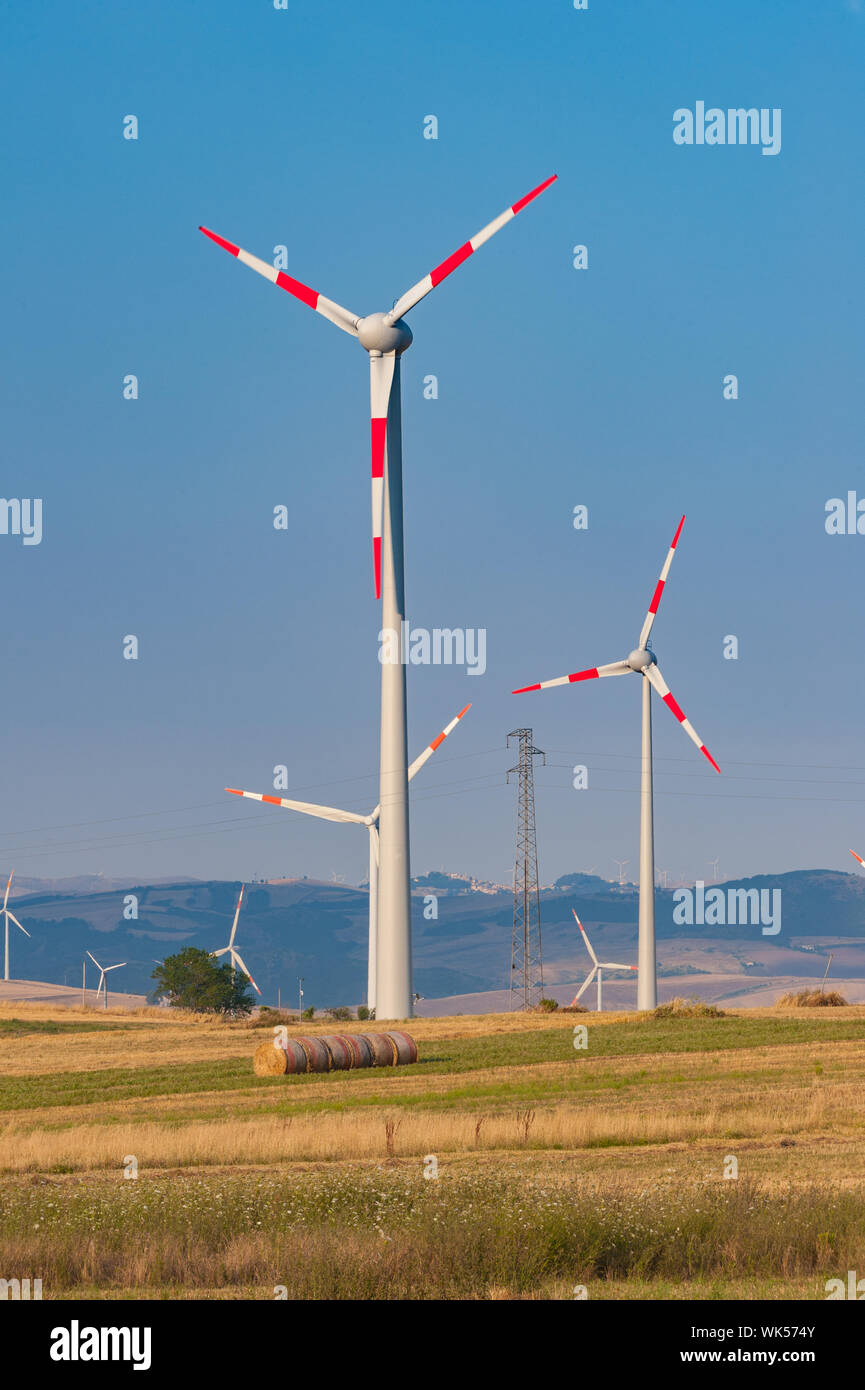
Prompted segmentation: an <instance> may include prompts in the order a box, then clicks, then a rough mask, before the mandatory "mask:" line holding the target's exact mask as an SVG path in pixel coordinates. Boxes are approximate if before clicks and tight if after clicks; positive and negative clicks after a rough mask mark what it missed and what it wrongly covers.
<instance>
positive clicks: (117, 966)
mask: <svg viewBox="0 0 865 1390" xmlns="http://www.w3.org/2000/svg"><path fill="white" fill-rule="evenodd" d="M125 964H126V961H125V960H119V961H118V962H117V964H116V965H106V967H105V970H104V972H103V973H104V974H106V975H107V974H108V972H109V970H119V969H120V967H121V966H122V965H125Z"/></svg>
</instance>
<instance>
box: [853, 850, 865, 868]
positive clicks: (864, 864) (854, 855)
mask: <svg viewBox="0 0 865 1390" xmlns="http://www.w3.org/2000/svg"><path fill="white" fill-rule="evenodd" d="M850 853H851V854H852V856H853V858H854V859H858V860H859V863H860V864H862V865H863V866H865V859H863V858H862V855H861V854H857V853H856V851H855V849H851V851H850Z"/></svg>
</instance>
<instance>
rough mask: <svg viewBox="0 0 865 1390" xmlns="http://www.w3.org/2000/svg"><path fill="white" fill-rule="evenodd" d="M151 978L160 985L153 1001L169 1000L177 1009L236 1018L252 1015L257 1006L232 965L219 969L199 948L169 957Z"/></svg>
mask: <svg viewBox="0 0 865 1390" xmlns="http://www.w3.org/2000/svg"><path fill="white" fill-rule="evenodd" d="M150 978H151V979H152V980H155V981H156V988H155V989H154V991H153V993H152V994H151V996H150V997H151V999H152V1000H156V999H158V998H165V999H167V1000H168V1002H169V1004H170V1005H171V1006H172V1007H173V1008H176V1009H194V1010H196V1012H198V1013H213V1014H226V1015H229V1016H230V1017H232V1018H236V1017H238V1016H239V1015H242V1014H248V1013H249V1011H250V1009H251V1008H252V1005H253V1002H254V1001H253V998H252V995H251V994H249V993H248V991H247V981H246V976H245V975H242V974H241V973H240V971H238V972H237V974H236V975H235V974H234V972H233V971H232V969H231V966H230V965H217V963H216V961H215V960H214V958H213V956H212V955H211V954H210V953H209V952H208V951H201V950H199V949H198V948H197V947H196V946H187V947H186V949H185V950H183V951H178V953H177V955H175V956H166V958H165V960H164V961H163V962H162V964H161V965H158V966H157V967H156V969H155V970H154V972H153V974H152V975H151V977H150Z"/></svg>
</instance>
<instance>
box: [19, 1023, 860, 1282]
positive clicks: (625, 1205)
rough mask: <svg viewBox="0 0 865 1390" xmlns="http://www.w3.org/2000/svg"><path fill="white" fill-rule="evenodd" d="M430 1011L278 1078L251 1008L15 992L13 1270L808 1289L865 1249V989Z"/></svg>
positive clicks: (174, 1277) (73, 1277)
mask: <svg viewBox="0 0 865 1390" xmlns="http://www.w3.org/2000/svg"><path fill="white" fill-rule="evenodd" d="M575 1024H585V1025H586V1026H587V1028H588V1036H587V1044H588V1045H587V1046H586V1047H585V1048H581V1049H577V1048H575V1047H574V1045H573V1043H574V1037H573V1029H574V1026H575ZM365 1026H367V1025H355V1024H352V1025H351V1028H352V1029H355V1028H357V1029H361V1028H363V1027H365ZM372 1026H373V1027H374V1025H372ZM334 1027H335V1026H334V1025H333V1024H330V1025H327V1024H314V1025H310V1026H309V1028H308V1029H307V1028H306V1026H305V1031H312V1032H328V1031H334ZM410 1031H411V1032H412V1035H413V1036H414V1037H415V1038H416V1039H417V1042H418V1046H419V1049H420V1059H419V1061H418V1062H417V1063H416V1064H415V1065H413V1066H408V1067H404V1068H399V1069H398V1070H393V1071H392V1070H389V1069H387V1070H385V1069H382V1070H373V1071H358V1072H349V1073H333V1074H331V1075H325V1076H320V1075H318V1076H316V1075H310V1076H301V1077H294V1078H290V1077H289V1078H285V1077H275V1078H271V1077H256V1076H255V1075H254V1074H253V1071H252V1061H251V1059H252V1053H253V1051H254V1049H255V1047H256V1045H257V1043H258V1042H259V1041H260V1040H261V1039H262V1037H264V1036H266V1034H265V1033H263V1032H262V1031H261V1030H260V1029H256V1028H253V1027H251V1026H250V1025H249V1024H247V1023H220V1022H215V1021H213V1020H207V1019H202V1018H195V1017H189V1016H174V1015H172V1014H170V1013H169V1012H168V1011H165V1010H140V1011H138V1012H133V1013H130V1012H124V1011H120V1010H118V1011H117V1013H116V1014H115V1013H113V1012H112V1011H111V1010H109V1011H107V1013H103V1012H99V1013H98V1014H97V1013H96V1012H94V1011H85V1010H80V1011H77V1010H69V1009H52V1008H50V1007H47V1006H42V1005H25V1004H12V1003H10V1004H6V1005H3V1006H0V1272H2V1273H4V1274H5V1275H6V1276H7V1277H11V1276H12V1275H14V1274H16V1273H19V1274H21V1275H22V1276H23V1275H25V1274H30V1275H33V1276H39V1277H41V1278H42V1279H43V1296H44V1297H45V1298H52V1297H54V1298H61V1297H100V1298H124V1297H145V1298H159V1297H168V1298H257V1299H272V1298H273V1297H274V1290H275V1289H277V1288H279V1287H280V1286H284V1287H286V1288H287V1289H288V1290H289V1296H292V1297H311V1298H317V1297H332V1298H352V1297H361V1298H369V1297H389V1298H394V1297H414V1298H466V1297H470V1298H484V1299H486V1298H495V1299H499V1298H527V1297H528V1298H532V1297H534V1298H573V1297H574V1289H575V1288H579V1287H585V1288H586V1290H587V1293H588V1296H589V1297H592V1298H616V1299H619V1298H671V1299H675V1298H682V1297H686V1298H691V1297H698V1298H730V1297H740V1296H750V1297H754V1296H759V1297H769V1298H777V1299H790V1298H821V1297H825V1293H824V1285H825V1282H826V1280H827V1279H829V1278H833V1277H836V1276H838V1275H839V1274H840V1275H841V1276H844V1275H845V1274H846V1271H847V1270H848V1269H856V1268H865V1178H863V1174H865V1163H863V1159H865V1101H863V1097H865V1008H863V1007H862V1006H856V1007H852V1008H842V1009H814V1010H796V1009H790V1010H784V1011H778V1010H748V1011H742V1012H738V1013H737V1012H729V1013H728V1014H727V1015H726V1016H724V1017H720V1018H705V1017H694V1018H672V1019H670V1018H667V1019H654V1018H643V1017H641V1016H638V1015H636V1014H606V1015H603V1016H600V1017H596V1016H595V1015H592V1014H586V1015H579V1016H575V1015H571V1014H561V1013H559V1014H550V1015H537V1014H532V1015H519V1014H518V1015H513V1016H509V1015H488V1016H483V1017H465V1018H462V1017H456V1018H439V1019H416V1020H413V1021H412V1024H411V1028H410ZM731 1160H735V1162H734V1163H733V1164H732V1165H731ZM731 1167H733V1168H736V1167H737V1170H738V1177H736V1178H734V1179H731V1178H729V1177H727V1178H725V1176H724V1174H725V1170H726V1171H728V1172H729V1171H730V1170H731ZM131 1172H134V1173H137V1176H135V1177H127V1176H125V1175H124V1174H125V1173H131ZM433 1174H435V1176H433Z"/></svg>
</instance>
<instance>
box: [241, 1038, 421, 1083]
mask: <svg viewBox="0 0 865 1390" xmlns="http://www.w3.org/2000/svg"><path fill="white" fill-rule="evenodd" d="M416 1061H417V1043H416V1042H415V1040H414V1038H410V1037H409V1035H408V1033H398V1032H391V1033H331V1034H327V1035H325V1036H322V1037H315V1038H285V1037H280V1036H277V1037H275V1038H273V1040H272V1041H271V1042H263V1043H259V1045H258V1047H257V1048H256V1049H255V1056H254V1057H253V1068H254V1070H255V1074H256V1076H296V1075H298V1074H299V1073H301V1072H303V1073H306V1072H325V1071H353V1070H354V1069H355V1068H356V1067H399V1066H406V1065H407V1064H408V1063H410V1062H416Z"/></svg>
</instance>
